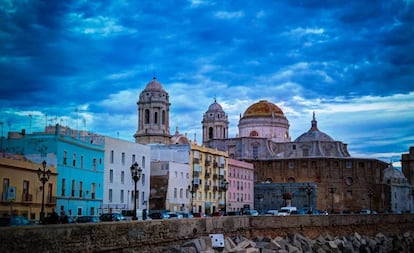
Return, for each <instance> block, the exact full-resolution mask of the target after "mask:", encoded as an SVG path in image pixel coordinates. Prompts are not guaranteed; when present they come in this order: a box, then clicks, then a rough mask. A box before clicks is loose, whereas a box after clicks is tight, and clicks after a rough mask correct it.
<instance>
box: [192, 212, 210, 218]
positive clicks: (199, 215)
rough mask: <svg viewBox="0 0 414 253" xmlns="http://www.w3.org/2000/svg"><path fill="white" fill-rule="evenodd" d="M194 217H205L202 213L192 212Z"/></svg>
mask: <svg viewBox="0 0 414 253" xmlns="http://www.w3.org/2000/svg"><path fill="white" fill-rule="evenodd" d="M193 216H194V218H204V217H207V216H206V215H205V214H204V213H193Z"/></svg>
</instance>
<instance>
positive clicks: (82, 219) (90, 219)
mask: <svg viewBox="0 0 414 253" xmlns="http://www.w3.org/2000/svg"><path fill="white" fill-rule="evenodd" d="M99 221H100V219H99V217H98V216H92V215H90V216H79V217H78V218H77V219H76V222H77V223H91V222H99Z"/></svg>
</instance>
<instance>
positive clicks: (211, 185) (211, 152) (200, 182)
mask: <svg viewBox="0 0 414 253" xmlns="http://www.w3.org/2000/svg"><path fill="white" fill-rule="evenodd" d="M227 160H228V154H227V152H224V151H220V150H217V149H212V148H207V147H203V146H198V145H197V144H191V152H190V170H191V179H192V180H191V182H192V184H191V186H190V192H191V201H190V202H191V203H190V211H192V212H193V213H206V214H212V213H214V212H217V211H219V210H222V211H225V209H226V208H225V206H226V204H227V203H226V201H227V198H226V192H227V185H228V180H227V170H228V161H227Z"/></svg>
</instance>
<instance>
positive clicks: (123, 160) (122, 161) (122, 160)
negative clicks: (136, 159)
mask: <svg viewBox="0 0 414 253" xmlns="http://www.w3.org/2000/svg"><path fill="white" fill-rule="evenodd" d="M121 156H122V158H121V163H122V165H125V152H122V154H121Z"/></svg>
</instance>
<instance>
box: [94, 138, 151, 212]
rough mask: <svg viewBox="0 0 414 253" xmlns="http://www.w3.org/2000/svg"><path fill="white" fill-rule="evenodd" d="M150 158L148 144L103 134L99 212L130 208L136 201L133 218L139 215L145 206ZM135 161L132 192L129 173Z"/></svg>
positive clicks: (147, 200) (148, 187)
mask: <svg viewBox="0 0 414 253" xmlns="http://www.w3.org/2000/svg"><path fill="white" fill-rule="evenodd" d="M150 161H151V150H150V147H149V146H146V145H142V144H138V143H134V142H129V141H124V140H120V139H114V138H111V137H105V170H104V180H103V185H104V190H103V203H102V206H101V210H102V212H103V213H107V212H121V211H122V210H133V209H134V204H135V203H134V201H136V207H137V217H138V219H141V218H142V211H143V210H144V209H148V208H149V193H150V165H151V164H150ZM135 162H137V164H138V166H139V167H140V168H141V170H142V174H141V176H140V178H139V180H138V181H137V191H136V192H135V182H134V181H133V179H132V175H131V166H132V164H134V163H135Z"/></svg>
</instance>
